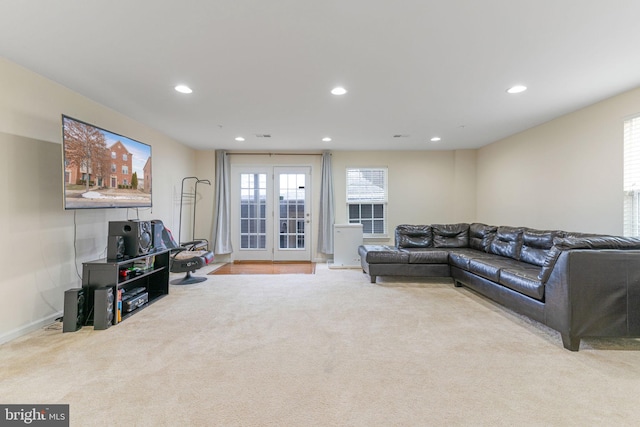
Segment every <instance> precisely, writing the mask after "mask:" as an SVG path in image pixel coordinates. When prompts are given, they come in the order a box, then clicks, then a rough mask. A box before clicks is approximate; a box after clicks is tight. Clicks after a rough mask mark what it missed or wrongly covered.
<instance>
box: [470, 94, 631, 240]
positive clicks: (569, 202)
mask: <svg viewBox="0 0 640 427" xmlns="http://www.w3.org/2000/svg"><path fill="white" fill-rule="evenodd" d="M638 113H640V89H635V90H632V91H629V92H626V93H623V94H621V95H618V96H615V97H612V98H609V99H607V100H605V101H602V102H599V103H597V104H594V105H592V106H589V107H587V108H584V109H582V110H579V111H576V112H574V113H571V114H568V115H565V116H563V117H560V118H558V119H555V120H553V121H550V122H548V123H545V124H543V125H540V126H537V127H535V128H532V129H529V130H527V131H525V132H522V133H520V134H517V135H514V136H511V137H509V138H505V139H503V140H501V141H498V142H495V143H493V144H490V145H488V146H486V147H483V148H481V149H479V150H478V153H477V175H478V191H477V220H478V221H481V222H486V223H489V224H498V225H508V224H510V225H523V226H528V227H535V228H543V229H562V230H571V231H585V232H596V233H608V234H617V235H621V234H622V232H623V227H622V221H623V213H622V208H623V193H622V173H623V120H624V119H625V118H626V117H628V116H630V115H634V114H638Z"/></svg>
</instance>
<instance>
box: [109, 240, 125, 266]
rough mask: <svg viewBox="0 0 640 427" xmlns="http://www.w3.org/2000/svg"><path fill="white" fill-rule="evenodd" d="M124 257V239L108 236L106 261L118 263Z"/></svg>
mask: <svg viewBox="0 0 640 427" xmlns="http://www.w3.org/2000/svg"><path fill="white" fill-rule="evenodd" d="M125 255H126V248H125V245H124V237H122V236H109V237H108V238H107V259H108V260H110V261H118V260H121V259H123V258H124V256H125Z"/></svg>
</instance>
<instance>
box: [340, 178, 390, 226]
mask: <svg viewBox="0 0 640 427" xmlns="http://www.w3.org/2000/svg"><path fill="white" fill-rule="evenodd" d="M347 215H348V217H349V223H350V224H362V233H363V234H364V236H365V237H376V236H382V235H385V234H386V233H387V168H348V169H347Z"/></svg>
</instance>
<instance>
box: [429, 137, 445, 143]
mask: <svg viewBox="0 0 640 427" xmlns="http://www.w3.org/2000/svg"><path fill="white" fill-rule="evenodd" d="M441 140H442V138H440V137H439V136H434V137H433V138H431V139H430V141H431V142H438V141H441Z"/></svg>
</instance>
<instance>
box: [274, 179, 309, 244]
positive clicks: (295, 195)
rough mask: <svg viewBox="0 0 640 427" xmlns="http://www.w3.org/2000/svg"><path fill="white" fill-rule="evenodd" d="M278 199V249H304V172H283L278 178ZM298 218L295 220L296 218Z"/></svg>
mask: <svg viewBox="0 0 640 427" xmlns="http://www.w3.org/2000/svg"><path fill="white" fill-rule="evenodd" d="M278 181H279V182H280V189H279V192H280V193H279V194H280V197H279V200H280V208H279V209H278V211H279V213H280V217H279V218H278V223H279V224H280V238H279V239H278V241H279V245H280V249H304V248H305V244H306V242H305V238H304V234H305V233H304V232H305V226H306V222H305V221H304V212H305V210H306V209H305V185H306V183H305V174H303V173H283V174H280V176H279V180H278ZM297 218H299V220H297V221H296V219H297Z"/></svg>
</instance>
